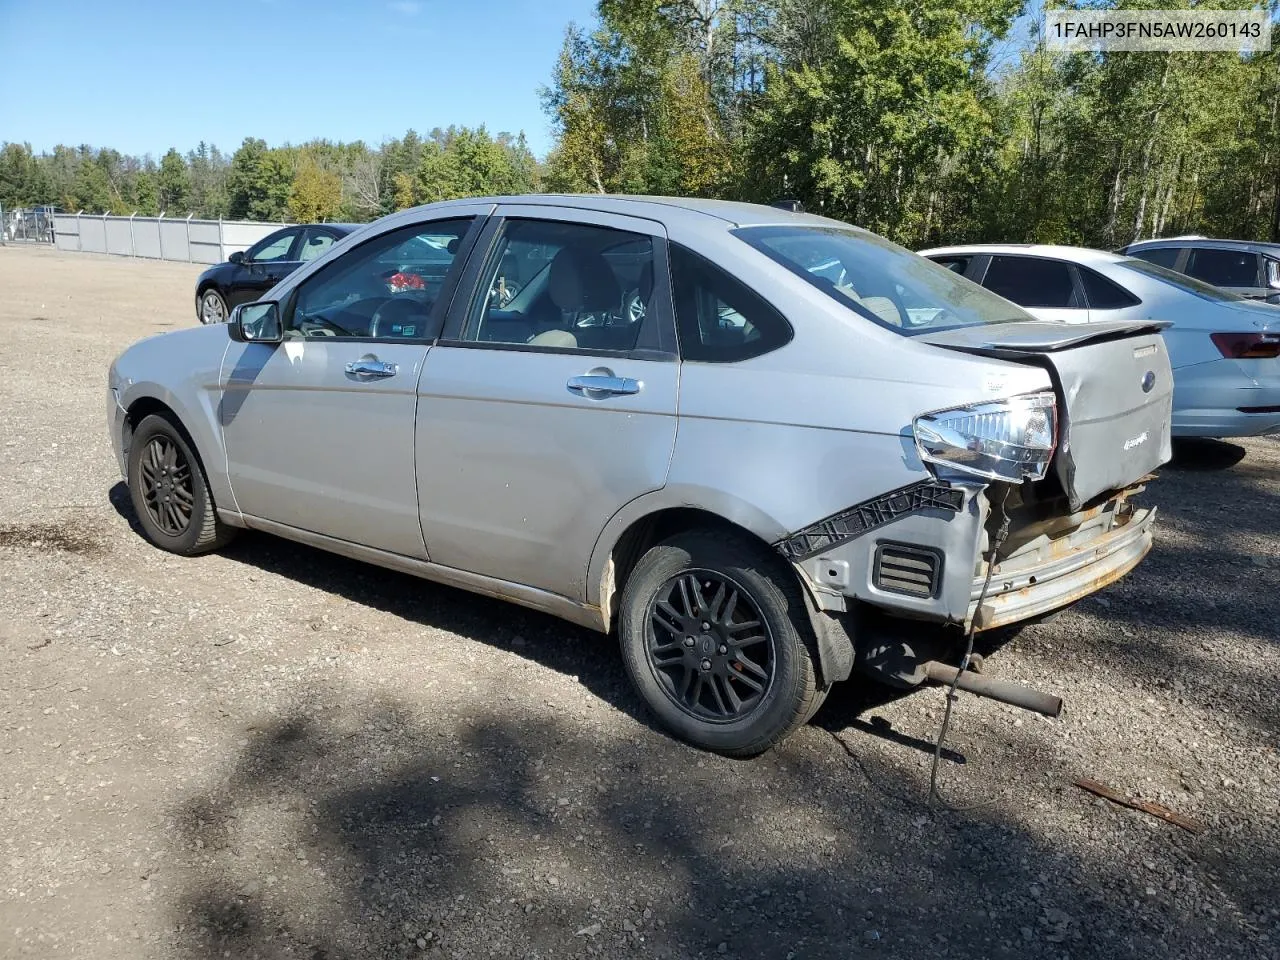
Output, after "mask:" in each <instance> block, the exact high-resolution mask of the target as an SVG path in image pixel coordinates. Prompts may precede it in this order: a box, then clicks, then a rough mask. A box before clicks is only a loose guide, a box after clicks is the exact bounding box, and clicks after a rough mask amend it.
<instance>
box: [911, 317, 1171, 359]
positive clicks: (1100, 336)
mask: <svg viewBox="0 0 1280 960" xmlns="http://www.w3.org/2000/svg"><path fill="white" fill-rule="evenodd" d="M1000 326H1002V325H1001V324H993V325H992V326H990V327H957V328H955V329H953V330H943V331H938V332H937V333H933V334H930V333H922V334H920V335H919V336H918V339H919V340H921V341H922V342H924V343H928V344H931V345H933V346H935V347H946V348H948V349H951V350H961V351H963V352H965V353H978V354H987V355H992V354H997V355H998V354H1028V353H1032V354H1034V353H1056V352H1057V351H1059V350H1070V349H1071V348H1073V347H1079V346H1082V345H1084V344H1086V343H1099V342H1102V341H1104V340H1119V339H1123V338H1124V337H1132V336H1136V335H1138V334H1142V333H1159V332H1160V331H1161V330H1164V329H1166V328H1168V327H1171V326H1173V323H1172V322H1171V321H1168V320H1133V321H1123V322H1121V321H1111V322H1102V323H1081V324H1062V323H1052V324H1050V323H1046V324H1043V326H1044V327H1045V328H1047V329H1046V331H1045V335H1044V336H1042V337H1038V338H1037V337H1035V336H1025V335H1024V336H1013V337H1001V336H1000ZM1017 326H1018V328H1019V332H1021V333H1023V334H1026V333H1027V332H1028V328H1030V327H1031V326H1032V324H1031V323H1020V324H1018V325H1017ZM978 331H985V333H979V332H978ZM1050 331H1052V333H1050ZM975 334H976V335H975Z"/></svg>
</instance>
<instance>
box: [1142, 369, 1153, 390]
mask: <svg viewBox="0 0 1280 960" xmlns="http://www.w3.org/2000/svg"><path fill="white" fill-rule="evenodd" d="M1155 385H1156V372H1155V371H1154V370H1148V371H1147V372H1146V373H1144V374H1143V375H1142V392H1143V393H1150V392H1151V388H1152V387H1154V386H1155Z"/></svg>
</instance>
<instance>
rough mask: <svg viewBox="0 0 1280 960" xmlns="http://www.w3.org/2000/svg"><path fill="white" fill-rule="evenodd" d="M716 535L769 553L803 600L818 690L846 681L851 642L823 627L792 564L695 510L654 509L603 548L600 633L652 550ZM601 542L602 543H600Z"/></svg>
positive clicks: (721, 519)
mask: <svg viewBox="0 0 1280 960" xmlns="http://www.w3.org/2000/svg"><path fill="white" fill-rule="evenodd" d="M700 531H705V532H721V533H728V534H733V535H737V536H739V537H741V538H743V539H744V540H745V541H747V542H748V543H753V544H755V545H758V546H760V547H763V548H764V549H766V550H768V551H770V552H771V553H775V554H776V555H777V557H778V559H779V560H780V561H781V563H782V564H783V565H785V566H786V567H787V568H788V569H789V570H790V572H791V576H793V577H794V578H795V579H796V581H797V582H798V584H799V586H800V588H801V592H802V593H803V594H804V597H805V600H806V608H807V612H808V614H809V619H810V623H811V625H812V627H813V632H814V635H815V636H816V638H817V646H818V649H817V657H816V660H817V667H818V677H819V684H820V686H821V688H822V689H823V690H824V691H825V690H827V689H830V686H831V684H832V683H834V682H836V681H838V680H843V679H846V678H847V677H848V676H849V674H850V670H851V666H852V663H853V638H851V637H850V636H849V635H848V633H846V632H845V630H844V628H843V627H842V626H838V625H836V624H833V623H831V622H829V621H830V620H831V618H830V617H828V616H827V614H825V613H823V612H822V609H823V605H822V603H821V602H820V600H819V598H818V596H817V594H816V592H815V589H814V585H813V583H812V582H811V581H810V580H809V578H808V577H806V576H805V575H804V574H803V573H802V572H801V571H800V570H799V569H797V567H796V566H795V564H793V563H791V562H789V561H787V560H786V558H785V557H783V556H782V554H781V553H778V552H777V551H776V549H775V547H774V546H773V544H774V542H776V540H777V539H779V538H778V537H774V538H773V539H772V540H771V539H770V538H769V535H768V534H765V535H762V534H761V532H759V530H753V529H751V528H750V527H748V526H745V525H744V524H742V523H737V522H735V521H733V520H730V519H728V518H726V517H725V516H723V515H722V514H719V513H717V512H715V511H713V510H708V509H706V508H704V507H697V506H690V505H684V506H668V507H662V508H659V509H655V510H653V511H652V512H649V513H645V514H643V515H642V516H640V517H638V518H636V519H634V520H632V521H631V522H630V523H629V524H628V525H627V527H626V528H625V529H624V530H623V531H622V533H621V534H620V535H619V536H618V537H617V539H615V540H614V541H613V543H612V545H611V546H609V547H608V550H607V555H606V559H605V561H604V563H603V566H602V570H601V574H600V578H599V581H598V582H597V583H596V584H595V585H596V586H597V587H598V589H599V607H600V615H601V620H602V621H603V623H604V628H605V630H606V631H610V632H612V631H614V630H615V629H616V627H617V623H618V608H619V602H620V600H621V597H622V592H623V590H624V589H625V588H626V585H627V579H628V577H629V576H630V575H631V572H632V570H634V569H635V565H636V564H637V563H638V562H639V560H640V558H641V557H643V556H644V555H645V553H646V552H647V551H648V550H649V549H650V548H652V547H654V546H656V545H657V544H659V543H662V542H663V541H664V540H668V539H670V538H671V537H674V536H677V535H679V534H682V533H695V532H700ZM602 539H603V538H602Z"/></svg>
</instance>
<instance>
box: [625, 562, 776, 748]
mask: <svg viewBox="0 0 1280 960" xmlns="http://www.w3.org/2000/svg"><path fill="white" fill-rule="evenodd" d="M646 640H647V648H648V653H649V666H650V668H651V669H652V670H653V672H654V676H655V677H656V678H657V680H658V682H659V683H660V684H661V685H662V689H663V691H664V692H665V693H666V695H667V696H668V697H670V698H671V701H672V702H673V703H674V704H675V705H676V706H677V707H679V708H680V709H681V710H683V711H684V712H686V713H688V714H689V715H690V716H692V717H694V718H696V719H698V720H703V721H709V722H712V723H725V722H729V721H733V720H740V719H743V718H745V717H747V716H749V715H750V714H751V713H752V711H754V710H755V709H756V708H757V707H758V706H759V705H760V703H761V702H762V701H763V700H764V698H765V696H766V695H767V694H768V692H769V687H770V685H771V684H772V683H773V664H774V653H773V636H772V633H771V632H770V630H769V627H768V625H767V624H766V623H765V622H764V619H763V618H762V617H761V615H760V611H759V610H758V609H757V608H756V605H755V602H754V601H753V600H752V599H751V595H750V594H749V593H748V592H747V590H746V588H745V587H743V586H742V584H740V583H738V582H736V581H735V580H733V579H732V578H731V577H729V576H727V575H725V574H723V573H718V572H714V571H711V570H686V571H683V572H681V573H679V574H677V575H676V576H674V577H671V578H670V579H669V580H667V582H666V583H665V584H663V585H662V587H661V588H660V589H659V590H658V593H657V596H656V597H655V598H654V600H653V603H652V604H651V605H650V608H649V624H648V631H647V637H646Z"/></svg>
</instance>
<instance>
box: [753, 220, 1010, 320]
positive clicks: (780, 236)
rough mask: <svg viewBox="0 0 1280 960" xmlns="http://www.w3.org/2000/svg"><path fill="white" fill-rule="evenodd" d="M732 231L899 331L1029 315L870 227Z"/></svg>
mask: <svg viewBox="0 0 1280 960" xmlns="http://www.w3.org/2000/svg"><path fill="white" fill-rule="evenodd" d="M733 233H734V235H735V236H736V237H738V238H739V239H741V240H743V241H745V242H746V243H749V244H750V245H751V246H753V247H755V248H756V249H757V250H759V251H760V252H761V253H763V254H765V255H766V256H767V257H769V258H770V259H772V260H776V261H777V262H778V263H780V264H782V265H783V266H784V267H786V268H787V269H788V270H791V271H792V272H793V273H796V274H798V275H799V276H801V277H803V278H804V279H805V280H807V281H809V282H810V283H812V284H813V285H814V286H815V287H817V288H818V289H819V290H821V291H823V292H824V293H826V294H828V295H829V296H830V297H832V298H833V299H834V300H837V301H839V302H840V303H842V304H844V305H845V306H847V307H850V308H851V309H853V310H854V311H856V312H857V313H858V314H860V315H861V316H864V317H866V318H867V319H868V320H871V321H872V322H874V323H877V324H879V325H880V326H882V327H887V328H888V329H890V330H893V331H894V332H895V333H900V334H903V335H905V336H914V335H916V334H919V333H927V332H936V331H938V330H952V329H955V328H957V327H976V326H985V325H987V324H994V323H1016V322H1019V321H1027V320H1033V319H1034V318H1033V317H1032V316H1031V315H1030V314H1028V313H1026V312H1025V311H1023V309H1022V308H1021V307H1018V306H1016V305H1014V304H1012V303H1010V302H1009V301H1008V300H1005V299H1003V298H1002V297H998V296H996V295H995V294H994V293H991V292H990V291H988V290H984V289H983V288H982V287H980V286H978V285H977V284H976V283H972V282H971V281H969V280H966V279H964V278H963V277H961V276H959V275H957V274H956V273H954V272H952V271H951V270H948V269H947V268H946V267H942V266H939V265H938V264H936V263H934V262H933V261H931V260H927V259H925V258H924V257H922V256H919V255H918V254H915V253H912V252H911V251H910V250H907V249H906V248H905V247H900V246H898V245H897V244H895V243H890V242H889V241H888V240H885V239H884V238H883V237H878V236H876V235H875V234H873V233H867V232H865V231H862V230H858V231H854V230H851V229H848V230H846V229H841V228H839V227H820V226H785V227H743V228H741V229H738V230H734V231H733Z"/></svg>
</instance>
